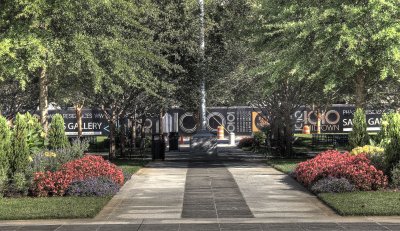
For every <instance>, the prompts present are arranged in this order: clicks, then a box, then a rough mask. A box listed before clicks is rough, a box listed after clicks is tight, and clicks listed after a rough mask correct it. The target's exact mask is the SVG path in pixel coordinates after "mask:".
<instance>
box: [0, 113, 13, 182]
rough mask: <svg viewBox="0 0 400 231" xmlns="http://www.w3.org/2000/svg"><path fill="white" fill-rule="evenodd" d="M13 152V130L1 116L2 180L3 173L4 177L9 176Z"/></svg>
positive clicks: (0, 161)
mask: <svg viewBox="0 0 400 231" xmlns="http://www.w3.org/2000/svg"><path fill="white" fill-rule="evenodd" d="M11 152H12V149H11V129H10V127H9V126H8V124H7V120H6V118H4V117H3V116H0V178H1V176H2V173H3V174H5V175H4V176H7V173H8V169H9V167H10V158H11ZM0 181H1V179H0ZM0 184H1V182H0ZM0 187H1V186H0Z"/></svg>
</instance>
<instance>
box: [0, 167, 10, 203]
mask: <svg viewBox="0 0 400 231" xmlns="http://www.w3.org/2000/svg"><path fill="white" fill-rule="evenodd" d="M7 175H8V174H7V171H5V170H4V168H0V198H1V197H2V196H3V194H4V192H5V190H6V189H7V185H8V176H7Z"/></svg>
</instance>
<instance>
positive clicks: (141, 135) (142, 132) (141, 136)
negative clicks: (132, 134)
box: [140, 115, 146, 139]
mask: <svg viewBox="0 0 400 231" xmlns="http://www.w3.org/2000/svg"><path fill="white" fill-rule="evenodd" d="M145 124H146V116H144V115H143V116H142V124H141V125H142V127H141V131H140V138H141V139H144V138H146V131H145V128H144V126H145Z"/></svg>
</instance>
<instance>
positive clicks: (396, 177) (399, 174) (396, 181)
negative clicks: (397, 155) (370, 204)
mask: <svg viewBox="0 0 400 231" xmlns="http://www.w3.org/2000/svg"><path fill="white" fill-rule="evenodd" d="M390 176H391V178H392V179H391V180H392V186H393V187H395V188H398V187H400V162H399V163H397V164H396V165H395V166H394V167H393V169H392V171H391V172H390Z"/></svg>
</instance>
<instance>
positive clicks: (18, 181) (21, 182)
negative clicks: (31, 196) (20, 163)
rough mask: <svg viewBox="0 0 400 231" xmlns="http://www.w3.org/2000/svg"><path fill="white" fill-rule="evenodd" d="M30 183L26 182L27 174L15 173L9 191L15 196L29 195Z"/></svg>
mask: <svg viewBox="0 0 400 231" xmlns="http://www.w3.org/2000/svg"><path fill="white" fill-rule="evenodd" d="M28 183H29V182H28V181H27V180H26V176H25V173H23V172H15V173H14V174H13V176H12V180H11V185H10V186H9V189H8V190H9V191H10V192H11V193H12V194H13V195H15V194H20V195H27V194H28V189H29V184H28Z"/></svg>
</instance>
